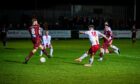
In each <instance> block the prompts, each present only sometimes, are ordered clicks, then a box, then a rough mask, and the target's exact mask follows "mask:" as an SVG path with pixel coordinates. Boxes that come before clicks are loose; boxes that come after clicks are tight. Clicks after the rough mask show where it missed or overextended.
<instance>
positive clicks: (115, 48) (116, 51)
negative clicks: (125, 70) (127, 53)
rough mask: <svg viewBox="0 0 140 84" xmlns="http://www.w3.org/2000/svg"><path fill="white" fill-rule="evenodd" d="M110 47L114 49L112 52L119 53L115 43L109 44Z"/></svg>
mask: <svg viewBox="0 0 140 84" xmlns="http://www.w3.org/2000/svg"><path fill="white" fill-rule="evenodd" d="M110 47H111V48H112V49H113V50H114V52H115V53H116V54H118V55H119V54H120V50H119V48H118V47H116V46H115V45H110Z"/></svg>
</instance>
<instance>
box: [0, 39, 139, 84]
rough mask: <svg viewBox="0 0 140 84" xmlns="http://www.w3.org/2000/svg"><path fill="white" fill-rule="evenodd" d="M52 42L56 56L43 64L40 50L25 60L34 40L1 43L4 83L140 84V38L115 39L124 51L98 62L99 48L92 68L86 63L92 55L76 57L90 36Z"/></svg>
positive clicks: (1, 78) (0, 73)
mask: <svg viewBox="0 0 140 84" xmlns="http://www.w3.org/2000/svg"><path fill="white" fill-rule="evenodd" d="M101 42H102V41H101ZM52 44H53V46H54V57H53V58H51V59H48V58H46V62H45V63H43V64H42V63H40V61H39V58H40V57H39V51H38V52H37V53H36V54H35V55H34V56H33V57H32V58H31V60H30V61H29V62H28V64H22V62H23V61H24V59H25V57H26V56H27V55H28V54H29V52H30V50H31V49H32V43H31V41H30V40H9V41H8V43H7V48H3V46H2V43H0V84H140V40H137V41H136V44H135V45H134V46H133V45H132V43H131V40H130V39H115V40H114V43H113V44H114V45H116V46H118V47H119V48H120V50H121V54H120V55H119V56H117V55H116V54H114V53H113V54H106V55H105V57H104V61H103V62H98V61H97V59H98V58H99V51H98V52H97V53H96V56H95V60H94V64H93V66H92V67H90V68H89V67H84V66H83V65H84V64H85V63H88V59H89V57H87V58H86V59H85V60H83V61H82V62H81V63H76V62H75V61H74V59H75V58H77V57H79V56H81V55H82V54H83V53H84V51H86V50H88V48H89V47H90V44H89V41H88V39H79V40H53V41H52ZM43 56H45V55H43Z"/></svg>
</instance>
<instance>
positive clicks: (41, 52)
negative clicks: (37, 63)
mask: <svg viewBox="0 0 140 84" xmlns="http://www.w3.org/2000/svg"><path fill="white" fill-rule="evenodd" d="M42 46H43V47H44V48H45V50H46V45H42ZM42 55H43V51H42V50H40V56H42Z"/></svg>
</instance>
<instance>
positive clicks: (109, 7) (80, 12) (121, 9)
mask: <svg viewBox="0 0 140 84" xmlns="http://www.w3.org/2000/svg"><path fill="white" fill-rule="evenodd" d="M137 8H138V7H137V2H136V0H127V1H126V0H124V1H123V0H51V1H45V0H30V1H29V0H28V1H26V0H18V1H14V0H10V1H9V0H4V1H3V2H1V3H0V26H1V27H3V25H6V27H7V28H8V29H10V30H27V29H28V27H29V26H30V25H31V18H33V17H36V18H37V19H38V20H39V23H40V25H41V27H43V28H44V29H49V30H72V31H77V30H87V25H89V24H94V25H95V27H96V29H97V30H103V28H104V25H103V24H104V22H105V21H108V22H109V24H110V26H111V27H112V29H113V30H131V29H132V25H133V24H134V23H135V24H136V23H137V24H139V19H138V18H139V13H138V12H139V11H137V10H138V9H137ZM136 19H137V20H136ZM136 28H137V29H139V28H140V27H139V25H137V27H136Z"/></svg>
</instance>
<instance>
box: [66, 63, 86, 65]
mask: <svg viewBox="0 0 140 84" xmlns="http://www.w3.org/2000/svg"><path fill="white" fill-rule="evenodd" d="M64 63H67V64H74V65H84V64H83V63H78V62H64Z"/></svg>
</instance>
